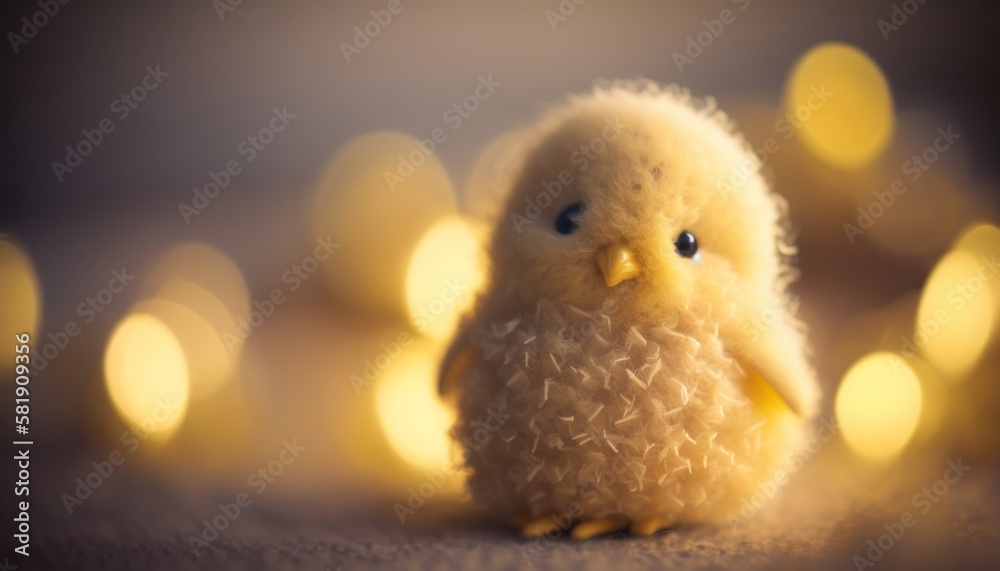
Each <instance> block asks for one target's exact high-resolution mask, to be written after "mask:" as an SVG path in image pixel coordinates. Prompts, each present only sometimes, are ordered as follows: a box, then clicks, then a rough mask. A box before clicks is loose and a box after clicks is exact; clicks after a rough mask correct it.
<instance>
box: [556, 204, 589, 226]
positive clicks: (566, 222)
mask: <svg viewBox="0 0 1000 571" xmlns="http://www.w3.org/2000/svg"><path fill="white" fill-rule="evenodd" d="M585 209H586V206H584V204H583V203H582V202H576V203H574V204H570V205H569V206H567V207H566V208H564V209H563V211H562V212H560V213H559V218H556V232H559V233H560V234H572V233H573V232H576V227H577V225H576V219H577V217H578V216H579V215H580V213H581V212H583V211H584V210H585Z"/></svg>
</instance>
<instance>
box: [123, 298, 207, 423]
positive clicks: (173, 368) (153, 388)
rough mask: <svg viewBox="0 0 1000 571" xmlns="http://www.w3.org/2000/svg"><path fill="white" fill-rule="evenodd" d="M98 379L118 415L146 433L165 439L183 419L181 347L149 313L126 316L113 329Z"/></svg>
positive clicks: (184, 373)
mask: <svg viewBox="0 0 1000 571" xmlns="http://www.w3.org/2000/svg"><path fill="white" fill-rule="evenodd" d="M104 380H105V385H106V386H107V389H108V394H109V395H110V397H111V402H112V403H113V404H114V405H115V409H116V410H117V411H118V413H119V414H120V415H121V417H122V418H123V419H124V420H125V421H126V422H127V423H129V424H130V425H136V426H138V428H139V429H141V430H142V431H144V432H147V433H149V434H150V436H151V437H154V438H161V439H162V438H166V437H168V436H169V435H170V434H172V433H173V431H174V430H176V429H177V427H178V426H179V425H180V423H181V420H182V419H183V418H184V413H185V410H186V409H187V404H188V371H187V362H186V361H185V359H184V351H183V349H181V345H180V343H178V342H177V338H176V337H174V334H173V333H171V331H170V329H169V328H168V327H167V326H166V325H165V324H164V323H163V322H162V321H160V320H159V319H157V318H156V317H154V316H152V315H150V314H145V313H134V314H130V315H129V316H127V317H125V318H124V319H123V320H122V321H121V322H119V323H118V325H117V326H116V327H115V330H114V331H113V332H112V334H111V339H110V341H108V346H107V349H106V350H105V353H104Z"/></svg>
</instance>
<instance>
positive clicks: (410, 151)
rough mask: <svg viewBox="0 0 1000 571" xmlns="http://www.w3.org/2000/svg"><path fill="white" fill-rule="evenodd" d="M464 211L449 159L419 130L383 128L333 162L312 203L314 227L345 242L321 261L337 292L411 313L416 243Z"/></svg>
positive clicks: (350, 146) (379, 308)
mask: <svg viewBox="0 0 1000 571" xmlns="http://www.w3.org/2000/svg"><path fill="white" fill-rule="evenodd" d="M424 149H430V147H429V146H424ZM457 210H458V207H457V205H456V200H455V195H454V191H453V189H452V185H451V181H450V179H449V178H448V173H447V172H446V171H445V169H444V166H443V165H442V164H441V162H440V160H438V158H437V155H436V154H435V153H433V152H432V153H427V152H426V151H425V150H423V149H421V146H420V145H418V144H417V141H416V140H415V139H414V138H413V137H411V136H409V135H406V134H404V133H396V132H376V133H371V134H368V135H364V136H362V137H359V138H357V139H355V140H354V141H352V142H350V143H349V144H348V145H347V146H345V147H344V148H343V149H341V150H340V151H338V152H337V154H336V156H334V158H333V160H332V161H331V162H330V165H329V167H327V170H326V173H325V174H324V176H323V179H322V181H321V183H320V185H319V190H318V195H317V199H316V204H315V206H314V208H313V220H312V229H313V234H314V235H315V236H324V237H325V236H327V235H330V236H331V237H332V239H333V240H334V241H336V242H339V243H341V244H343V246H342V247H341V248H339V249H338V250H337V251H336V252H335V253H334V255H333V257H332V259H331V260H330V261H329V262H327V263H324V264H322V266H321V267H322V269H323V271H324V272H325V273H326V274H327V276H328V278H329V282H330V284H331V286H332V288H333V291H334V293H335V294H336V295H337V296H339V297H340V298H342V299H344V300H345V301H349V302H352V303H354V304H358V305H363V306H365V307H367V308H368V309H373V310H375V311H381V312H387V313H395V314H397V315H401V316H402V315H406V314H407V308H406V294H405V284H406V273H407V268H408V262H409V259H410V255H411V251H412V248H413V245H414V244H415V243H416V242H417V240H418V239H419V238H420V236H421V235H422V234H423V233H424V232H425V231H426V230H427V228H428V226H430V225H431V224H432V223H433V222H434V221H435V220H437V219H438V218H440V217H441V216H445V215H450V214H455V213H456V212H457Z"/></svg>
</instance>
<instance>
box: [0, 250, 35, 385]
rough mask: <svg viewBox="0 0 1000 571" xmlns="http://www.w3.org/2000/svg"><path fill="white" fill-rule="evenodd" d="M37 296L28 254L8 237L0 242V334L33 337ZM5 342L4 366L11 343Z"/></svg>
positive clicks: (8, 360) (1, 351)
mask: <svg viewBox="0 0 1000 571" xmlns="http://www.w3.org/2000/svg"><path fill="white" fill-rule="evenodd" d="M41 297H42V293H41V288H40V287H39V284H38V276H37V275H36V274H35V267H34V265H33V264H32V263H31V259H30V258H29V257H28V254H27V253H25V252H24V251H22V250H21V249H20V248H18V247H17V246H16V245H15V244H14V242H13V241H12V240H11V239H10V238H9V237H4V238H3V239H0V332H3V333H4V335H7V334H11V335H16V334H19V333H28V334H29V335H31V336H32V337H34V334H35V329H36V327H38V323H39V321H40V319H41V303H42V300H41ZM8 339H9V341H5V342H4V343H3V344H2V346H0V358H2V359H3V362H4V363H13V362H14V354H15V353H14V345H15V343H14V339H13V338H12V337H9V338H8ZM36 346H37V345H36ZM8 378H12V377H10V376H8Z"/></svg>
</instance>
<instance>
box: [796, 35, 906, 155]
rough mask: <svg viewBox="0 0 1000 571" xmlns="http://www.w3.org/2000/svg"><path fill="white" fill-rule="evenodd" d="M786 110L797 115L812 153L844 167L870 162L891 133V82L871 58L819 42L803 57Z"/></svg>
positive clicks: (842, 47) (798, 65) (851, 48)
mask: <svg viewBox="0 0 1000 571" xmlns="http://www.w3.org/2000/svg"><path fill="white" fill-rule="evenodd" d="M822 92H825V93H828V94H829V95H828V96H826V97H825V99H826V100H825V101H822V98H821V97H820V96H818V95H816V94H817V93H822ZM785 106H786V112H788V113H791V114H792V115H793V116H797V117H798V119H797V120H798V121H799V122H800V124H801V128H800V129H799V132H800V134H801V135H802V139H803V141H804V142H805V144H806V145H807V146H808V147H809V149H810V150H811V151H812V152H813V153H814V154H816V155H817V156H818V157H820V158H821V159H823V160H824V161H826V162H828V163H830V164H832V165H834V166H837V167H840V168H843V169H850V170H853V169H857V168H860V167H862V166H864V165H866V164H867V163H869V162H870V161H871V160H872V159H874V158H875V157H877V156H878V155H879V153H881V152H882V150H883V148H884V147H885V146H886V143H888V141H889V139H890V137H891V135H892V131H893V121H894V119H893V104H892V95H891V93H890V92H889V84H888V83H887V82H886V80H885V77H884V76H883V74H882V71H881V70H880V69H879V67H878V65H876V64H875V62H874V61H872V59H871V58H869V57H868V56H867V55H866V54H865V53H864V52H862V51H861V50H859V49H857V48H855V47H853V46H849V45H846V44H840V43H826V44H821V45H819V46H816V47H814V48H813V49H811V50H809V51H808V52H807V53H806V54H805V55H804V56H802V58H801V59H799V61H798V63H796V65H795V68H794V70H793V71H792V74H791V77H790V78H789V81H788V86H787V88H786V101H785Z"/></svg>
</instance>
